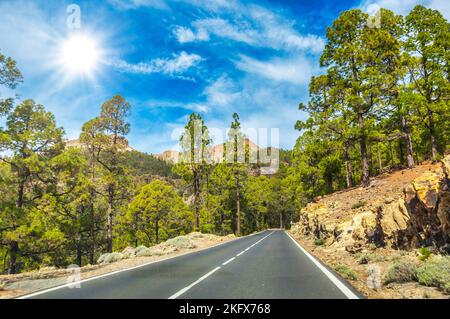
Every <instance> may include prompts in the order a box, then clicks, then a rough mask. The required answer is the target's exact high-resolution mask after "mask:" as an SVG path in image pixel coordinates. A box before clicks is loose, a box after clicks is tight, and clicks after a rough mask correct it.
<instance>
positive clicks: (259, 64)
mask: <svg viewBox="0 0 450 319" xmlns="http://www.w3.org/2000/svg"><path fill="white" fill-rule="evenodd" d="M235 64H236V67H237V68H238V69H240V70H242V71H245V72H247V73H252V74H255V75H257V76H259V77H262V78H266V79H269V80H273V81H277V82H289V83H292V84H307V83H308V82H309V80H310V79H311V76H312V74H313V72H314V71H317V68H315V67H313V65H312V63H311V62H310V61H308V60H307V59H306V58H304V57H302V56H297V57H294V58H287V59H280V58H275V59H272V60H269V61H259V60H256V59H253V58H250V57H248V56H245V55H241V57H240V60H238V61H236V62H235Z"/></svg>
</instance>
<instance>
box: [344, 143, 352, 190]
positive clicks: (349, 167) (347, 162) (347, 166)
mask: <svg viewBox="0 0 450 319" xmlns="http://www.w3.org/2000/svg"><path fill="white" fill-rule="evenodd" d="M348 149H349V145H348V142H346V143H345V147H344V161H345V179H346V182H347V188H350V187H353V169H352V162H351V161H350V155H349V153H348Z"/></svg>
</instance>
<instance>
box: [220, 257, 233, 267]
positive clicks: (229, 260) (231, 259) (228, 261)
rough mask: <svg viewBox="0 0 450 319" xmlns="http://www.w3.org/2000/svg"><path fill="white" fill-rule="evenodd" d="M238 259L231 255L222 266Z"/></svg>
mask: <svg viewBox="0 0 450 319" xmlns="http://www.w3.org/2000/svg"><path fill="white" fill-rule="evenodd" d="M235 259H236V257H231V258H230V259H228V260H227V261H226V262H224V263H223V264H222V266H225V265H226V264H229V263H230V262H232V261H233V260H235Z"/></svg>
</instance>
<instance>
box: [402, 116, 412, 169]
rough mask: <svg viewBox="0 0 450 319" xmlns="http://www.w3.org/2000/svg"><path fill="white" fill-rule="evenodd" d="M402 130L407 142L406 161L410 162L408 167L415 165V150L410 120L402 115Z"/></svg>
mask: <svg viewBox="0 0 450 319" xmlns="http://www.w3.org/2000/svg"><path fill="white" fill-rule="evenodd" d="M401 120H402V132H403V134H404V137H405V144H406V161H407V163H408V168H413V167H414V151H413V145H412V140H411V134H410V133H409V125H408V120H407V118H406V117H404V116H402V117H401Z"/></svg>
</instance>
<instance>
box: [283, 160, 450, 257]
mask: <svg viewBox="0 0 450 319" xmlns="http://www.w3.org/2000/svg"><path fill="white" fill-rule="evenodd" d="M449 177H450V155H447V156H446V157H445V158H444V159H443V160H442V161H441V162H439V163H434V164H433V163H428V164H424V165H419V166H417V167H416V168H414V169H412V170H402V171H397V172H394V173H392V174H385V175H384V176H380V177H379V178H376V179H375V180H373V181H372V183H371V185H370V187H369V188H361V187H359V188H353V189H350V190H345V191H342V192H338V193H334V194H332V195H329V196H326V197H323V198H320V199H318V200H316V201H315V202H313V203H310V204H308V205H307V206H306V207H305V208H304V209H302V211H301V216H300V222H299V223H298V224H295V225H294V226H293V227H292V230H291V231H292V232H293V233H298V234H301V235H303V236H311V237H312V236H314V237H315V238H316V239H319V238H320V239H324V240H326V241H327V242H330V247H334V248H335V249H338V250H339V249H342V250H344V249H345V250H346V251H348V252H358V251H360V250H362V249H363V247H364V246H367V245H369V244H372V245H375V246H376V247H386V248H394V249H402V250H411V249H414V248H418V247H421V246H429V247H433V248H434V249H435V250H439V251H440V252H442V253H450V180H449Z"/></svg>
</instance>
